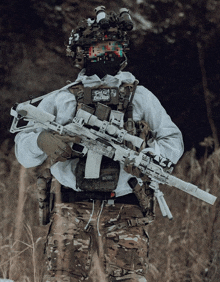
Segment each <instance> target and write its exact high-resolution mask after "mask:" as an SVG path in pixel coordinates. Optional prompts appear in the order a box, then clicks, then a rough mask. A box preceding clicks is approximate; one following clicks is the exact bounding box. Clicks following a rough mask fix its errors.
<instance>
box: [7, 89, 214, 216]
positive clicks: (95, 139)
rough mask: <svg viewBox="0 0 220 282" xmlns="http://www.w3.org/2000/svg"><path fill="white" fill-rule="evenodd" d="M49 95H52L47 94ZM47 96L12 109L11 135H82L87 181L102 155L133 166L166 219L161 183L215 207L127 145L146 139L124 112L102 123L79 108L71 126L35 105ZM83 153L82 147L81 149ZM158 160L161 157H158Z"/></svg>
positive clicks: (211, 200) (204, 195) (95, 172)
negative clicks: (126, 124)
mask: <svg viewBox="0 0 220 282" xmlns="http://www.w3.org/2000/svg"><path fill="white" fill-rule="evenodd" d="M47 95H48V94H47ZM45 96H46V95H44V96H41V97H39V98H36V99H35V100H31V101H26V102H24V103H20V104H16V105H15V106H14V107H13V108H11V115H12V116H13V117H14V119H13V122H12V125H11V128H10V132H11V133H15V132H19V131H30V129H31V130H33V129H37V128H43V129H46V130H51V131H55V132H57V133H59V134H61V135H69V136H79V137H80V138H81V142H80V153H81V154H82V155H86V154H87V162H86V168H85V178H98V177H99V171H100V165H101V160H102V156H106V157H108V158H111V159H113V160H114V161H119V162H120V163H122V164H123V165H125V164H126V163H132V164H133V165H134V166H135V167H137V168H139V170H140V171H141V173H142V174H143V175H146V176H148V178H150V180H151V182H150V185H149V186H150V188H152V189H153V190H154V191H155V196H156V198H157V200H158V203H159V206H160V209H161V212H162V214H163V216H167V217H168V218H169V219H172V218H173V217H172V214H171V212H170V210H169V207H168V205H167V203H166V201H165V199H164V195H163V193H162V192H161V191H160V189H159V184H167V185H169V186H173V187H176V188H178V189H180V190H182V191H184V192H186V193H188V194H190V195H192V196H194V197H196V198H198V199H200V200H203V201H204V202H206V203H208V204H211V205H213V204H214V203H215V200H216V197H215V196H213V195H212V194H210V193H208V192H206V191H203V190H201V189H200V188H199V187H197V186H196V185H193V184H191V183H189V182H185V181H183V180H181V179H179V178H177V177H175V176H173V175H171V174H170V173H168V172H167V171H166V170H165V169H164V168H163V167H162V166H161V163H163V158H162V162H160V165H159V164H158V163H156V162H155V160H154V159H153V158H152V156H151V155H150V154H148V153H147V154H145V153H142V152H139V153H138V152H136V151H135V150H132V149H130V148H128V147H126V146H125V145H124V141H128V142H131V143H132V144H133V145H134V146H135V147H137V148H141V146H142V145H143V142H144V140H143V139H141V138H139V137H137V136H134V135H130V134H129V133H128V132H127V131H126V130H125V129H123V128H122V126H123V113H121V112H119V111H113V110H112V111H111V114H110V118H109V120H110V121H109V122H108V121H105V120H104V121H102V120H99V119H98V118H97V116H95V115H93V114H91V113H89V112H87V111H85V110H82V109H79V110H78V111H77V113H76V116H75V117H74V118H73V120H72V122H71V123H69V124H67V125H61V124H58V123H57V122H56V121H55V119H56V117H55V116H54V115H52V114H50V113H48V112H46V111H44V110H41V109H39V108H37V107H35V106H33V105H32V104H31V103H35V102H37V101H38V100H40V99H42V98H43V97H45ZM20 120H23V121H26V122H28V124H27V125H25V126H20V127H19V126H18V122H19V121H20ZM73 150H74V147H73ZM77 152H78V153H79V148H77ZM158 158H160V157H159V156H158ZM164 160H165V161H166V160H167V159H165V158H164ZM94 162H95V163H94Z"/></svg>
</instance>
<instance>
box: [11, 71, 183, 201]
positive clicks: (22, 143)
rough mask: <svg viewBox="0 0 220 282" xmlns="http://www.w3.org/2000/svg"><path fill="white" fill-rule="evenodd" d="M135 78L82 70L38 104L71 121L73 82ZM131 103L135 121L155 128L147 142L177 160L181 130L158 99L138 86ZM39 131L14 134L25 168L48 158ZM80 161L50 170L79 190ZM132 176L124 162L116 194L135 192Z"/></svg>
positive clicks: (129, 80) (112, 82) (100, 82)
mask: <svg viewBox="0 0 220 282" xmlns="http://www.w3.org/2000/svg"><path fill="white" fill-rule="evenodd" d="M134 81H135V77H134V76H133V75H132V74H131V73H129V72H119V73H118V74H117V75H116V76H110V75H107V76H105V77H104V78H103V79H99V77H98V76H97V75H93V76H86V75H84V70H83V71H81V72H80V74H79V75H78V78H77V80H76V81H75V82H74V83H71V84H69V85H67V86H65V87H63V88H61V89H59V90H56V91H53V92H51V93H50V95H48V96H47V97H46V98H44V99H43V100H42V101H41V103H40V104H39V105H38V107H39V108H40V109H43V110H45V111H47V112H49V113H51V114H53V115H55V116H56V122H57V123H60V124H62V125H64V124H67V123H69V122H71V121H72V119H73V117H74V115H75V111H76V104H77V103H76V99H75V96H74V95H73V94H72V93H71V92H70V91H69V90H68V88H69V87H70V86H72V85H75V84H77V83H79V82H82V84H83V85H84V86H85V87H94V86H97V87H98V86H99V85H103V84H104V85H108V86H109V87H118V86H120V85H121V83H133V82H134ZM132 104H133V119H134V121H139V120H145V121H147V122H148V124H149V126H150V128H151V129H152V133H153V139H152V140H150V141H149V142H148V145H149V147H151V148H152V149H153V150H154V151H155V152H156V153H157V154H160V155H161V156H163V157H166V158H168V159H170V160H171V161H172V162H173V163H177V161H178V160H179V158H180V157H181V156H182V154H183V140H182V134H181V132H180V130H179V129H178V128H177V126H176V125H175V124H174V123H173V122H172V120H171V119H170V117H169V115H168V114H167V113H166V111H165V110H164V108H163V107H162V105H161V104H160V102H159V101H158V99H157V98H156V97H155V96H154V95H153V94H152V93H151V92H150V91H149V90H147V89H146V88H145V87H143V86H137V89H136V92H135V95H134V99H133V101H132ZM40 132H41V130H35V131H29V132H20V133H18V134H17V135H16V137H15V154H16V157H17V159H18V161H19V162H20V163H21V164H22V165H23V166H24V167H26V168H29V167H35V166H38V165H41V164H42V163H43V162H44V161H45V160H46V158H47V155H46V154H45V153H44V152H43V151H42V150H41V149H40V148H39V147H38V146H37V138H38V136H39V134H40ZM77 162H78V159H71V160H67V161H65V162H57V163H56V164H54V165H53V166H52V167H51V173H52V174H53V176H54V177H55V178H56V179H57V180H58V181H59V182H60V183H61V184H63V185H64V186H67V187H71V188H73V189H74V190H76V191H80V187H76V179H75V175H74V172H75V168H76V164H77ZM130 177H131V175H130V174H128V173H126V172H125V171H124V169H123V167H122V165H121V169H120V175H119V181H118V185H117V188H116V190H115V193H116V196H122V195H126V194H128V193H131V192H132V189H131V188H130V186H129V185H128V183H127V181H128V180H129V178H130Z"/></svg>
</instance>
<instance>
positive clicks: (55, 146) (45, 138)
mask: <svg viewBox="0 0 220 282" xmlns="http://www.w3.org/2000/svg"><path fill="white" fill-rule="evenodd" d="M80 141H81V139H80V138H79V137H77V136H76V137H70V136H62V135H59V134H57V133H51V132H48V131H42V132H41V133H40V135H39V136H38V139H37V145H38V147H39V148H40V149H41V150H42V151H43V152H44V153H46V154H47V156H48V157H50V158H51V159H52V161H53V162H64V161H66V160H67V159H70V158H71V157H74V156H75V157H78V155H77V156H76V153H73V152H72V149H71V147H70V146H69V145H68V144H67V143H80Z"/></svg>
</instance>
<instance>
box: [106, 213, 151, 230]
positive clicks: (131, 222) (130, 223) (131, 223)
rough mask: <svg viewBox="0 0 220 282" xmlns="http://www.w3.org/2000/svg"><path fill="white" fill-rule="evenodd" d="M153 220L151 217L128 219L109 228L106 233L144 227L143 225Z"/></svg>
mask: <svg viewBox="0 0 220 282" xmlns="http://www.w3.org/2000/svg"><path fill="white" fill-rule="evenodd" d="M153 220H154V217H153V216H147V217H142V218H135V219H128V220H127V221H124V222H121V223H118V224H114V225H111V226H109V227H108V228H107V231H108V232H112V231H115V230H119V229H123V228H127V227H135V226H144V225H147V224H149V223H151V222H152V221H153Z"/></svg>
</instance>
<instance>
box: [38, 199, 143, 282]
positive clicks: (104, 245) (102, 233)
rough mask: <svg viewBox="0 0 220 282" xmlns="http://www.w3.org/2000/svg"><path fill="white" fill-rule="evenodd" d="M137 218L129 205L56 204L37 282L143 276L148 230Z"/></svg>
mask: <svg viewBox="0 0 220 282" xmlns="http://www.w3.org/2000/svg"><path fill="white" fill-rule="evenodd" d="M142 221H143V215H142V213H141V211H140V208H139V207H138V206H135V205H128V204H119V203H118V204H115V205H108V204H107V202H104V201H103V202H101V201H93V202H77V203H62V204H56V206H55V209H54V213H53V216H52V220H51V226H50V231H49V234H48V238H47V243H46V254H47V269H48V271H47V274H45V276H44V279H43V282H64V281H65V282H78V281H84V280H85V281H89V282H90V281H91V282H92V281H96V282H100V281H102V282H107V281H111V282H113V281H123V282H124V281H134V282H135V281H139V282H146V281H147V280H146V278H145V277H146V272H147V268H148V235H147V232H146V226H145V225H144V224H143V222H142ZM147 221H148V219H145V224H146V223H147Z"/></svg>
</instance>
